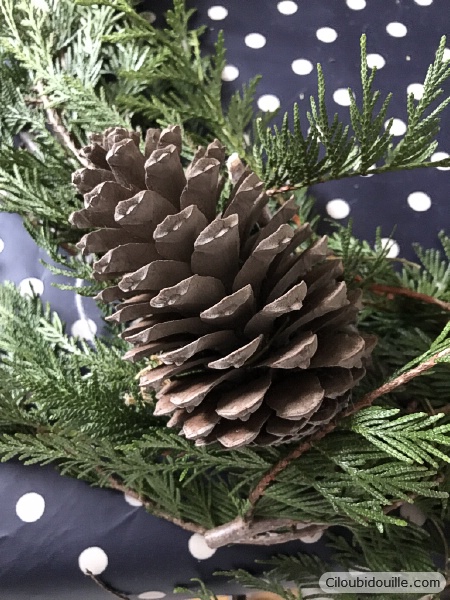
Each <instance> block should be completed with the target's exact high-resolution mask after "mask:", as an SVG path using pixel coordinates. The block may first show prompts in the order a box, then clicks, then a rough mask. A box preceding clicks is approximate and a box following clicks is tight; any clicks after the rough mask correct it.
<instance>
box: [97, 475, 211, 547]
mask: <svg viewBox="0 0 450 600" xmlns="http://www.w3.org/2000/svg"><path fill="white" fill-rule="evenodd" d="M97 473H98V474H99V475H101V476H102V477H103V476H104V473H103V471H102V470H101V468H100V467H98V468H97ZM108 487H110V488H112V489H113V490H117V491H119V492H122V493H123V494H126V495H127V496H130V497H131V498H134V499H135V500H138V501H139V502H141V503H142V505H143V506H145V508H146V509H147V510H148V511H149V512H150V513H151V514H152V515H154V516H155V517H160V518H162V519H165V520H166V521H170V522H171V523H173V524H174V525H178V526H179V527H182V528H183V529H186V530H187V531H192V532H194V533H200V534H201V535H203V534H204V533H205V532H206V528H205V527H201V526H200V525H196V524H195V523H190V522H188V521H183V520H182V519H178V518H176V517H173V516H172V515H170V514H168V513H166V512H164V511H161V510H158V509H157V508H156V507H155V505H154V503H153V502H151V501H150V500H147V499H146V498H144V497H143V496H141V495H140V494H138V493H137V492H135V491H133V490H131V489H129V488H127V487H126V486H124V485H123V484H122V483H120V481H118V480H117V479H116V478H115V477H112V476H110V477H108Z"/></svg>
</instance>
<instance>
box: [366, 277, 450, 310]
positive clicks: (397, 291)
mask: <svg viewBox="0 0 450 600" xmlns="http://www.w3.org/2000/svg"><path fill="white" fill-rule="evenodd" d="M370 290H372V291H373V292H376V293H380V294H393V295H394V296H407V297H408V298H414V299H415V300H421V301H422V302H427V303H428V304H436V305H437V306H440V307H441V308H443V309H444V310H448V311H450V302H444V301H443V300H438V298H434V297H433V296H428V295H427V294H421V293H420V292H415V291H414V290H410V289H408V288H402V287H394V286H390V285H381V284H379V283H374V284H373V285H371V286H370Z"/></svg>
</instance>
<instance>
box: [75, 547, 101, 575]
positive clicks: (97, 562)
mask: <svg viewBox="0 0 450 600" xmlns="http://www.w3.org/2000/svg"><path fill="white" fill-rule="evenodd" d="M78 566H79V567H80V569H81V571H83V573H86V571H90V572H91V573H92V574H93V575H100V573H103V571H104V570H105V569H106V567H107V566H108V557H107V555H106V552H105V551H104V550H102V549H101V548H99V547H98V546H90V547H89V548H86V550H83V552H82V553H81V554H80V556H79V557H78Z"/></svg>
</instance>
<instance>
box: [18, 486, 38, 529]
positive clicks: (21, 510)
mask: <svg viewBox="0 0 450 600" xmlns="http://www.w3.org/2000/svg"><path fill="white" fill-rule="evenodd" d="M44 510H45V500H44V498H43V497H42V496H41V495H40V494H36V492H29V493H28V494H24V495H23V496H21V497H20V498H19V499H18V500H17V503H16V515H17V516H18V517H19V519H20V520H21V521H24V522H25V523H34V522H35V521H37V520H38V519H40V518H41V517H42V515H43V514H44Z"/></svg>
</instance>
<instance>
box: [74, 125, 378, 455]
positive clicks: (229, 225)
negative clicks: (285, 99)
mask: <svg viewBox="0 0 450 600" xmlns="http://www.w3.org/2000/svg"><path fill="white" fill-rule="evenodd" d="M139 142H140V140H139V135H138V134H137V133H136V132H132V131H127V130H125V129H121V128H114V129H108V130H107V131H105V133H104V134H103V135H95V136H93V137H92V143H91V145H90V146H87V147H86V148H84V154H85V156H86V157H87V158H88V159H89V160H90V161H91V163H92V168H86V169H81V170H79V171H77V172H76V173H74V176H73V181H74V184H75V185H76V186H77V188H78V190H79V192H80V193H82V194H83V195H84V208H83V209H82V210H79V211H77V212H75V213H73V214H72V215H71V218H70V220H71V223H72V224H73V225H74V226H76V227H81V228H90V229H92V228H94V231H91V232H90V233H87V234H86V235H85V236H84V237H83V238H82V240H81V241H80V242H79V244H78V247H79V248H80V249H81V250H82V251H83V252H84V253H95V254H97V255H100V258H99V259H98V260H97V262H95V263H94V267H93V268H94V277H95V278H96V279H97V280H100V281H109V280H111V282H112V283H113V285H112V287H109V288H107V289H105V290H104V291H102V292H101V293H100V294H99V295H98V299H99V300H102V301H104V302H116V301H117V300H119V301H120V303H119V304H118V306H117V307H116V312H115V313H114V315H113V316H112V317H110V319H111V320H113V321H116V322H118V323H127V326H126V329H125V330H124V332H123V334H122V335H123V337H124V339H126V340H128V341H129V342H130V343H131V344H132V345H133V346H134V347H133V348H132V349H131V350H130V351H129V352H127V354H126V355H125V358H127V359H128V360H132V361H136V360H139V359H141V358H144V357H149V356H154V355H157V356H158V358H159V361H160V365H159V366H157V367H156V368H153V369H146V370H145V372H144V373H143V375H142V377H141V386H142V388H143V389H144V391H146V392H148V391H155V392H156V398H157V400H158V401H157V404H156V406H155V415H168V416H170V421H169V423H168V425H169V426H172V427H178V428H180V429H181V432H182V434H183V435H185V436H186V437H187V438H188V439H192V440H195V443H196V444H198V445H203V444H208V443H211V442H215V441H218V442H220V443H221V444H222V445H223V446H225V447H228V448H235V447H239V446H244V445H247V444H250V443H253V444H274V443H275V444H276V443H280V442H286V441H290V440H296V439H300V438H305V437H308V436H310V435H311V434H312V433H314V432H315V431H317V430H318V429H319V428H321V427H323V426H324V424H326V423H328V422H329V421H330V420H331V419H333V418H334V417H335V416H336V415H337V414H338V413H339V412H340V411H342V410H343V409H344V408H345V407H346V406H347V405H348V402H349V399H350V396H351V389H352V388H353V387H354V386H355V385H356V383H357V382H358V381H359V380H360V379H361V377H362V376H363V375H364V372H365V371H364V365H365V362H366V360H367V359H368V357H369V355H370V353H371V350H372V348H373V346H374V339H373V337H368V336H363V335H361V334H359V333H358V331H357V328H356V320H357V314H358V310H359V308H360V306H359V294H358V292H355V291H353V292H348V291H347V288H346V285H345V283H344V282H343V281H342V274H343V268H342V263H341V262H340V261H339V260H337V259H335V258H334V257H333V256H332V255H330V253H329V252H328V249H327V238H326V237H322V238H319V239H317V240H314V241H313V240H312V231H311V228H310V226H309V225H308V224H306V223H305V224H303V225H301V226H299V227H295V226H293V225H290V224H289V222H290V220H291V219H292V217H293V216H294V215H295V213H296V208H295V204H294V201H293V200H289V201H288V202H286V203H285V204H283V206H282V207H281V208H280V209H279V210H278V211H277V212H276V213H275V214H274V215H273V216H272V218H267V214H266V212H265V207H266V204H267V202H268V199H269V198H268V196H267V194H266V193H265V191H264V187H263V183H262V182H261V181H260V180H259V178H258V177H257V176H256V175H255V173H252V172H249V171H248V170H246V169H245V168H244V167H243V165H242V163H241V162H240V161H239V160H236V159H232V160H231V162H230V161H229V170H230V173H231V177H232V181H233V183H234V184H235V185H234V188H233V190H232V192H231V195H230V197H229V199H228V200H227V202H226V203H225V206H224V209H223V211H222V212H221V213H220V214H216V211H217V205H218V199H219V195H220V190H221V183H222V178H221V174H220V171H221V167H222V165H223V163H224V160H225V152H224V148H223V147H222V146H221V144H220V143H219V142H218V141H217V140H216V141H214V142H213V143H211V144H209V146H208V147H207V148H199V149H198V151H197V153H196V154H195V156H194V159H193V160H192V162H191V163H190V164H189V165H188V166H187V168H186V169H183V167H182V163H181V160H180V151H181V134H180V129H179V127H176V126H172V127H168V128H167V129H164V130H163V131H160V130H156V129H151V130H149V131H148V132H147V135H146V139H145V149H144V152H143V153H142V152H141V150H140V148H139Z"/></svg>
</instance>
